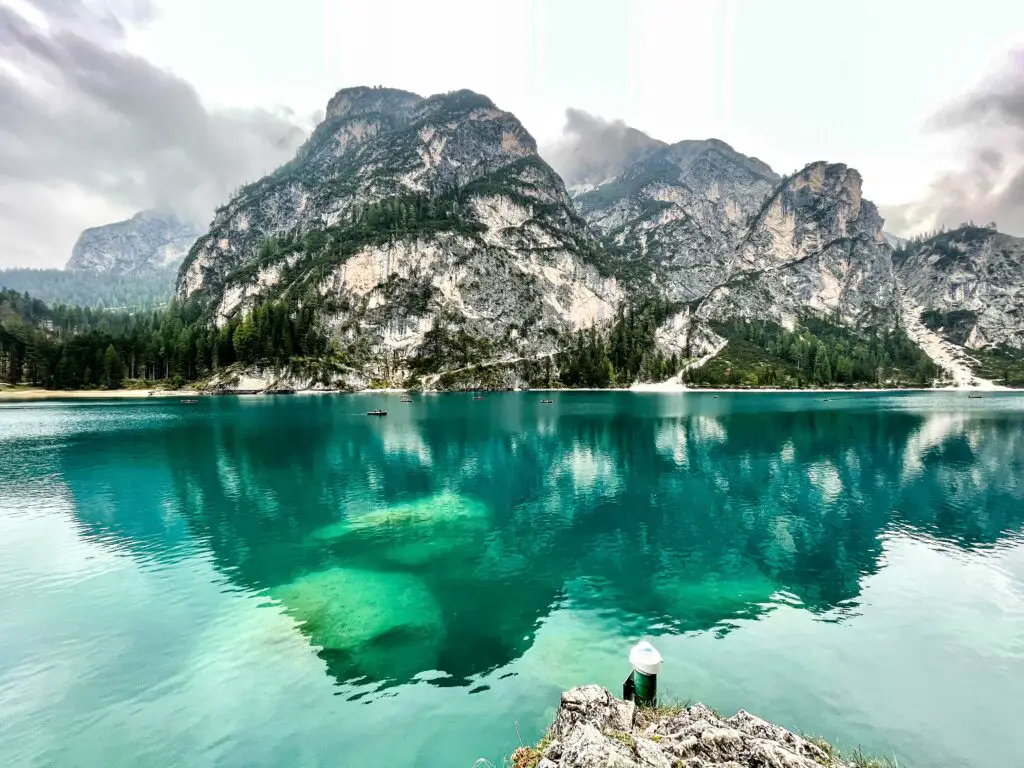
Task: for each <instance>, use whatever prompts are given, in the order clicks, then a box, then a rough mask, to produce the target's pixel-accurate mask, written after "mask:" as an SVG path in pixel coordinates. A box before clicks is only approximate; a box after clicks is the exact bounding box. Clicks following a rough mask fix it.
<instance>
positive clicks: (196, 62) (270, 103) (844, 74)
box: [0, 0, 1024, 266]
mask: <svg viewBox="0 0 1024 768" xmlns="http://www.w3.org/2000/svg"><path fill="white" fill-rule="evenodd" d="M954 9H955V11H954ZM360 84H366V85H377V84H384V85H390V86H395V87H400V88H405V89H408V90H412V91H416V92H418V93H421V94H424V95H426V94H431V93H437V92H441V91H448V90H452V89H456V88H471V89H473V90H476V91H479V92H482V93H485V94H487V95H488V96H490V97H491V98H492V99H494V100H495V101H496V102H497V103H498V105H499V106H501V107H503V108H505V109H508V110H510V111H512V112H514V113H515V114H516V115H517V116H518V117H519V118H520V119H521V120H522V121H523V123H524V124H525V125H526V127H527V128H528V129H529V130H530V131H531V132H532V133H533V134H534V135H535V136H536V137H537V139H538V141H539V143H540V144H541V146H542V148H546V149H547V152H548V156H549V158H552V159H553V160H554V159H556V158H557V157H558V153H557V152H556V151H555V149H556V148H557V147H559V146H563V147H564V142H565V136H564V134H563V131H564V129H565V127H566V120H567V117H566V116H567V110H570V109H572V110H574V112H572V113H571V114H573V115H575V117H576V120H575V121H574V126H575V127H576V128H579V126H580V125H584V126H586V125H589V126H592V127H593V126H596V127H598V128H601V127H602V123H600V122H598V121H596V120H591V119H589V118H587V117H586V116H585V115H584V116H583V120H582V122H581V119H580V116H581V115H583V113H588V114H589V115H590V116H594V117H595V118H601V119H603V120H607V121H616V120H621V121H624V123H625V124H627V125H629V126H632V127H634V128H637V129H640V130H642V131H644V132H646V133H648V134H650V135H651V136H654V137H656V138H658V139H661V140H664V141H670V142H671V141H678V140H680V139H684V138H707V137H717V138H721V139H724V140H725V141H728V142H729V143H731V144H732V145H733V146H734V147H736V148H737V149H738V150H740V151H742V152H744V153H746V154H751V155H755V156H757V157H760V158H761V159H762V160H764V161H766V162H768V163H769V164H770V165H771V166H772V167H773V168H775V169H776V170H777V171H779V172H780V173H788V172H790V171H793V170H795V169H797V168H798V167H801V166H803V165H804V164H806V163H808V162H810V161H813V160H818V159H826V160H830V161H837V162H845V163H847V164H849V165H852V166H854V167H856V168H858V169H860V171H861V172H862V173H863V175H864V178H865V194H866V195H867V196H868V197H870V198H871V199H873V200H875V201H876V202H878V203H879V204H880V205H882V207H883V212H885V213H886V214H887V216H888V220H889V225H888V228H889V229H890V230H892V231H895V232H902V233H906V232H911V231H914V230H915V229H916V230H920V229H922V228H928V227H931V226H934V225H936V224H940V223H945V224H948V225H955V224H956V223H958V222H959V221H960V220H961V219H964V218H974V219H976V220H978V221H984V222H987V221H990V220H993V219H994V220H996V221H997V222H998V223H999V225H1000V228H1001V229H1004V230H1006V231H1010V232H1014V233H1015V234H1022V235H1024V170H1022V169H1024V3H1021V2H1019V0H973V2H971V3H970V4H969V5H963V4H949V5H946V4H943V3H936V2H934V0H932V1H931V2H916V1H913V0H906V1H905V2H903V1H901V0H884V1H883V0H878V1H876V0H861V1H860V2H857V3H845V4H842V5H840V4H835V3H825V2H820V0H781V1H780V2H774V3H767V2H755V1H754V0H749V1H747V2H740V1H738V0H737V1H730V0H719V1H718V2H711V1H710V0H704V1H702V2H686V1H685V0H675V1H674V2H667V1H666V2H661V1H659V0H650V1H649V2H645V1H644V0H578V1H577V0H557V2H556V1H555V0H549V1H548V2H544V1H543V0H524V1H523V2H504V3H491V2H486V1H485V0H465V1H463V0H451V1H448V0H433V2H430V3H418V2H411V0H401V1H394V0H373V2H367V1H366V0H360V1H359V2H347V1H341V0H337V1H333V2H332V1H331V0H290V1H289V2H288V3H281V2H276V1H275V0H0V266H13V265H19V266H59V265H62V264H63V263H64V262H65V261H66V260H67V257H68V255H69V253H70V249H71V246H72V244H73V243H74V240H75V238H76V237H77V235H78V233H79V231H80V230H81V229H82V228H84V227H86V226H93V225H97V224H103V223H106V222H109V221H113V220H116V219H119V218H125V217H127V216H129V215H131V214H132V213H134V212H135V211H137V210H139V209H142V208H146V207H154V206H162V207H171V208H174V209H176V210H177V211H179V212H180V213H182V214H183V215H186V216H191V217H193V218H196V219H198V220H200V221H202V222H206V221H208V220H209V217H210V214H211V212H212V209H213V207H214V206H215V205H216V204H217V203H218V202H220V201H223V200H224V199H225V198H226V197H227V196H228V195H229V194H230V192H231V190H233V189H235V188H236V187H238V186H239V185H241V184H243V183H245V182H246V181H251V180H253V179H255V178H258V177H259V176H260V175H262V174H263V173H265V172H266V171H268V170H270V169H272V168H273V167H275V166H276V165H278V164H279V163H281V162H283V161H284V160H285V159H287V158H288V157H290V156H291V155H292V154H293V153H294V151H295V149H296V147H297V146H298V145H299V144H300V143H301V141H302V139H303V137H304V135H305V134H306V133H307V132H308V130H309V129H310V127H311V126H312V125H313V124H315V121H316V119H317V115H318V114H320V113H321V112H322V110H323V107H324V105H325V104H326V102H327V99H328V98H329V97H330V96H331V94H333V93H334V92H335V91H336V90H337V89H339V88H341V87H345V86H351V85H360ZM604 127H605V130H603V131H599V132H598V134H595V135H598V136H601V137H605V138H607V137H613V138H614V137H615V136H623V135H626V136H627V137H628V133H626V132H623V131H616V130H607V126H604ZM574 136H575V134H574ZM605 138H602V139H601V140H605ZM609 140H612V139H609ZM609 150H610V151H614V147H612V146H609ZM560 170H567V169H564V168H563V169H560Z"/></svg>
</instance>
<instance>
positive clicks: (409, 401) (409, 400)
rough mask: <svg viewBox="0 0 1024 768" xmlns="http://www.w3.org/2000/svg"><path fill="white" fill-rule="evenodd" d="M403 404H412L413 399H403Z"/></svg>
mask: <svg viewBox="0 0 1024 768" xmlns="http://www.w3.org/2000/svg"><path fill="white" fill-rule="evenodd" d="M402 402H403V403H411V402H412V398H411V397H403V398H402Z"/></svg>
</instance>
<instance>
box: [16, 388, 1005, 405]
mask: <svg viewBox="0 0 1024 768" xmlns="http://www.w3.org/2000/svg"><path fill="white" fill-rule="evenodd" d="M518 391H519V392H537V393H544V394H551V393H559V392H565V393H569V392H620V393H622V394H641V395H643V394H654V395H658V394H662V395H672V394H675V395H683V394H701V393H708V394H716V395H722V394H755V395H756V394H768V395H771V394H775V395H781V394H821V395H828V394H830V393H831V394H835V395H839V394H858V393H860V394H881V393H887V392H888V393H892V392H945V393H957V392H964V393H971V394H981V393H983V392H985V393H991V392H1012V391H1014V390H1012V389H1009V388H1007V387H888V388H886V387H872V388H863V389H838V388H833V389H813V388H811V389H808V388H803V389H779V388H768V387H764V388H760V389H730V388H728V387H719V388H712V387H707V388H703V387H694V388H687V387H678V386H670V387H666V386H663V385H659V384H645V385H638V386H633V387H630V388H629V389H597V388H585V387H580V388H578V389H568V388H566V389H542V388H537V389H527V390H518ZM1021 391H1024V390H1021ZM150 392H151V390H148V389H111V390H102V389H87V390H51V389H38V388H28V389H15V388H6V387H4V388H0V402H18V401H41V400H166V399H168V398H175V397H177V398H197V397H213V396H222V395H221V394H220V393H212V392H200V391H196V390H191V389H179V390H152V393H153V394H150ZM410 392H411V393H413V394H416V395H419V396H422V395H437V394H460V393H459V392H439V391H436V390H432V391H427V392H420V391H417V390H408V389H397V388H388V389H364V390H361V391H358V392H344V393H343V392H340V391H338V390H323V389H307V390H299V391H297V392H296V393H295V394H297V395H337V394H352V395H396V394H407V393H410ZM224 394H225V395H228V396H230V393H224ZM461 394H470V391H469V390H467V391H466V392H462V393H461ZM487 394H500V393H498V392H487ZM240 396H242V397H256V396H257V395H240Z"/></svg>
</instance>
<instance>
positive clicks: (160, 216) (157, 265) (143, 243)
mask: <svg viewBox="0 0 1024 768" xmlns="http://www.w3.org/2000/svg"><path fill="white" fill-rule="evenodd" d="M201 234H202V231H201V230H200V229H199V228H198V227H196V226H195V225H194V224H190V223H188V222H185V221H182V220H180V219H179V218H178V217H176V216H175V215H174V214H171V213H158V212H156V211H140V212H139V213H137V214H135V215H134V216H132V217H131V218H130V219H126V220H125V221H118V222H114V223H112V224H105V225H103V226H100V227H91V228H89V229H86V230H85V231H84V232H82V234H81V235H79V237H78V241H77V242H76V243H75V247H74V249H73V250H72V252H71V258H70V259H69V260H68V263H67V266H66V267H65V268H66V269H68V270H71V271H75V272H96V273H106V274H113V275H133V274H141V273H146V272H154V271H159V270H167V269H170V270H174V269H177V267H178V266H179V265H180V264H181V261H182V260H183V259H184V258H185V254H187V253H188V250H189V248H191V247H192V244H193V243H194V242H195V241H196V238H197V237H199V235H201Z"/></svg>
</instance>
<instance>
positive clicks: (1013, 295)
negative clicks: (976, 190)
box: [894, 226, 1024, 349]
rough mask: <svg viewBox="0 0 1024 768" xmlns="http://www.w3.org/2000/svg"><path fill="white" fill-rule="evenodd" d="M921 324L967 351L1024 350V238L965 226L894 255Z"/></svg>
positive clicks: (907, 244) (898, 274)
mask: <svg viewBox="0 0 1024 768" xmlns="http://www.w3.org/2000/svg"><path fill="white" fill-rule="evenodd" d="M894 262H895V265H896V274H897V276H898V278H899V281H900V284H901V286H902V287H903V289H904V292H905V295H906V297H907V299H909V302H910V303H911V305H913V306H914V307H916V308H917V309H918V310H919V311H920V312H921V319H922V321H923V322H924V324H925V325H927V326H928V327H929V328H930V329H932V330H933V331H935V332H936V333H938V334H939V335H940V336H942V337H943V338H944V339H946V340H947V341H949V342H952V343H954V344H958V345H962V346H966V347H968V348H975V349H977V348H983V347H987V346H990V345H1007V346H1011V347H1016V348H1018V349H1019V348H1024V239H1021V238H1018V237H1011V236H1009V235H1004V234H1001V233H999V232H997V231H995V230H994V229H990V228H986V227H974V226H964V227H961V228H959V229H955V230H953V231H951V232H944V233H942V234H939V235H935V236H934V237H931V238H928V239H926V240H923V241H920V242H909V243H905V244H904V245H903V246H902V247H900V248H898V249H897V250H896V251H895V252H894Z"/></svg>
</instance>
